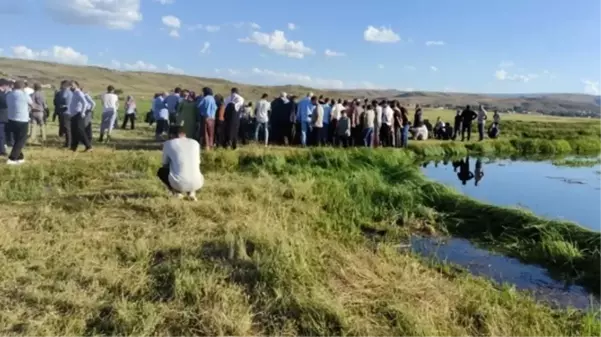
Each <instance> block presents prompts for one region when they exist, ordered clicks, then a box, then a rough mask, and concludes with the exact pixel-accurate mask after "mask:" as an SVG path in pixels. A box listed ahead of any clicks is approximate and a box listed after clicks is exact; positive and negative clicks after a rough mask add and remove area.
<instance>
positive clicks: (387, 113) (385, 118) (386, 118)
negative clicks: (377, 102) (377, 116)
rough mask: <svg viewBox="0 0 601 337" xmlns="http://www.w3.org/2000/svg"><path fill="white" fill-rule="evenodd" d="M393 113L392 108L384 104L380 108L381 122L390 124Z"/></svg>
mask: <svg viewBox="0 0 601 337" xmlns="http://www.w3.org/2000/svg"><path fill="white" fill-rule="evenodd" d="M393 115H394V110H392V108H391V107H389V106H385V107H384V109H382V123H383V124H386V125H392V118H393Z"/></svg>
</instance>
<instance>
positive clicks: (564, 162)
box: [553, 158, 601, 167]
mask: <svg viewBox="0 0 601 337" xmlns="http://www.w3.org/2000/svg"><path fill="white" fill-rule="evenodd" d="M599 164H601V158H594V159H593V158H564V159H557V160H554V161H553V165H555V166H566V167H593V166H595V165H599Z"/></svg>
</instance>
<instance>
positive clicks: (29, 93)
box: [23, 87, 34, 96]
mask: <svg viewBox="0 0 601 337" xmlns="http://www.w3.org/2000/svg"><path fill="white" fill-rule="evenodd" d="M23 91H25V93H26V94H27V96H31V94H33V92H34V91H33V89H31V88H30V87H25V88H24V89H23Z"/></svg>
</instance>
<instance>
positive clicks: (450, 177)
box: [422, 157, 601, 231]
mask: <svg viewBox="0 0 601 337" xmlns="http://www.w3.org/2000/svg"><path fill="white" fill-rule="evenodd" d="M600 168H601V167H600V165H595V166H593V167H562V166H555V165H553V164H552V163H551V162H550V161H540V162H531V161H514V160H509V159H507V160H487V159H480V158H470V157H467V158H463V159H460V160H455V161H448V162H446V164H445V162H438V163H435V162H434V163H433V162H430V163H425V164H423V165H422V170H423V172H424V174H425V175H426V176H428V177H429V178H431V179H434V180H436V181H439V182H442V183H444V184H447V185H451V186H453V187H455V188H456V189H457V190H459V191H461V192H462V193H463V194H465V195H468V196H470V197H473V198H476V199H479V200H481V201H484V202H488V203H492V204H496V205H500V206H514V207H523V208H526V209H530V210H531V211H532V212H534V213H535V214H537V215H540V216H544V217H547V218H552V219H563V220H569V221H573V222H576V223H578V224H580V225H581V226H584V227H587V228H589V229H592V230H595V231H599V230H600V228H599V227H600V223H601V210H600V204H601V191H600V188H599V187H600V184H601V176H600V175H599V173H598V172H599V170H600Z"/></svg>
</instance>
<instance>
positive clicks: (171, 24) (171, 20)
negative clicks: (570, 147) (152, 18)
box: [161, 15, 182, 38]
mask: <svg viewBox="0 0 601 337" xmlns="http://www.w3.org/2000/svg"><path fill="white" fill-rule="evenodd" d="M161 22H163V25H165V27H167V28H168V29H169V36H171V37H174V38H178V37H179V29H180V28H181V26H182V22H181V21H180V19H179V18H178V17H176V16H173V15H167V16H163V17H162V18H161Z"/></svg>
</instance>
